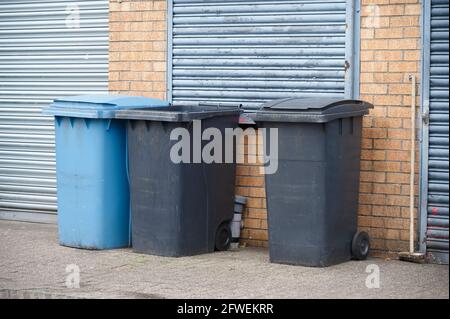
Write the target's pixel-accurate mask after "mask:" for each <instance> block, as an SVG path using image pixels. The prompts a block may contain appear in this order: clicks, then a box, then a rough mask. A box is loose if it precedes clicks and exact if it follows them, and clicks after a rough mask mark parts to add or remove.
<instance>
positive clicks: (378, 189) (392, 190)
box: [373, 184, 402, 195]
mask: <svg viewBox="0 0 450 319" xmlns="http://www.w3.org/2000/svg"><path fill="white" fill-rule="evenodd" d="M401 191H402V189H401V186H400V185H397V184H373V193H374V194H394V195H398V194H401Z"/></svg>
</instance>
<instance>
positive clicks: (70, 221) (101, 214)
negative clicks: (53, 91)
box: [44, 95, 167, 249]
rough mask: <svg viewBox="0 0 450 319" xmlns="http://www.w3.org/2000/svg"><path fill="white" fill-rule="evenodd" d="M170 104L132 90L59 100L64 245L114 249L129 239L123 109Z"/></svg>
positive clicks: (60, 212) (59, 193) (52, 112)
mask: <svg viewBox="0 0 450 319" xmlns="http://www.w3.org/2000/svg"><path fill="white" fill-rule="evenodd" d="M161 105H167V102H163V101H159V100H155V99H146V98H141V97H128V96H108V95H105V96H103V95H102V96H76V97H68V98H64V99H60V100H56V101H55V102H54V103H53V104H52V105H51V106H50V107H49V108H48V109H46V110H44V114H48V115H53V116H55V136H56V137H55V138H56V140H55V141H56V175H57V198H58V200H57V201H58V228H59V242H60V244H61V245H64V246H69V247H75V248H85V249H113V248H122V247H129V245H130V206H129V184H128V177H127V152H126V121H121V120H115V119H114V116H115V112H116V111H117V110H119V109H129V108H133V107H152V106H161Z"/></svg>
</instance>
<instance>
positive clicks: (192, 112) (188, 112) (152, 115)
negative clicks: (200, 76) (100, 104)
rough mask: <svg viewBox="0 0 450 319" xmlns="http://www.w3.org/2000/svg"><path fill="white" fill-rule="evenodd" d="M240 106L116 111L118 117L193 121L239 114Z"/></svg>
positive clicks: (199, 106)
mask: <svg viewBox="0 0 450 319" xmlns="http://www.w3.org/2000/svg"><path fill="white" fill-rule="evenodd" d="M240 113H241V109H240V108H239V107H226V106H221V105H216V106H213V105H198V106H193V105H171V106H167V107H154V108H151V109H133V110H121V111H118V112H117V113H116V118H118V119H128V120H144V121H160V122H191V121H193V120H203V119H207V118H212V117H220V116H229V115H239V114H240Z"/></svg>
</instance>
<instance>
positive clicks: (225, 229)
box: [215, 223, 231, 251]
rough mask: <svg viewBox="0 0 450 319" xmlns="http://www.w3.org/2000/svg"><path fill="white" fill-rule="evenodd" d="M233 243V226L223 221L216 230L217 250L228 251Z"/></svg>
mask: <svg viewBox="0 0 450 319" xmlns="http://www.w3.org/2000/svg"><path fill="white" fill-rule="evenodd" d="M230 245H231V228H230V224H229V223H222V224H220V226H219V227H218V228H217V231H216V244H215V248H216V251H226V250H228V249H229V248H230Z"/></svg>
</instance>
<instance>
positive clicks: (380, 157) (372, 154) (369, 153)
mask: <svg viewBox="0 0 450 319" xmlns="http://www.w3.org/2000/svg"><path fill="white" fill-rule="evenodd" d="M361 159H363V160H371V161H384V160H385V159H386V152H385V151H384V150H378V151H376V150H362V152H361Z"/></svg>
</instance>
